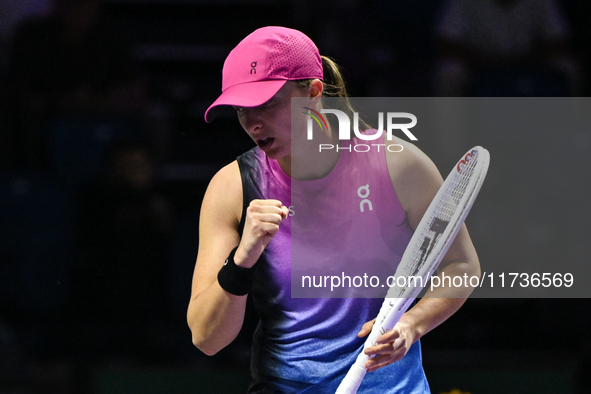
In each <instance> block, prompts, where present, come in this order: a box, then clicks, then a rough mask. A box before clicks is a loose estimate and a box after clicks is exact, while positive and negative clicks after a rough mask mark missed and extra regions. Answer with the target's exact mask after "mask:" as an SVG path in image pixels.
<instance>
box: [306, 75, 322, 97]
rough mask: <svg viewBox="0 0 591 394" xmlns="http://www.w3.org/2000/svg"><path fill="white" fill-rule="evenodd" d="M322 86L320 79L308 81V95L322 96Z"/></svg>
mask: <svg viewBox="0 0 591 394" xmlns="http://www.w3.org/2000/svg"><path fill="white" fill-rule="evenodd" d="M323 90H324V87H323V85H322V81H321V80H319V79H314V80H312V82H310V88H309V92H310V97H322V92H323Z"/></svg>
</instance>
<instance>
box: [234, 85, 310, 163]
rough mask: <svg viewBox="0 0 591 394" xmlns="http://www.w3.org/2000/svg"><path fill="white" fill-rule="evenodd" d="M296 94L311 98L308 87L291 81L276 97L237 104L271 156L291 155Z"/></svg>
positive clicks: (245, 123) (245, 122)
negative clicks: (251, 105) (292, 120)
mask: <svg viewBox="0 0 591 394" xmlns="http://www.w3.org/2000/svg"><path fill="white" fill-rule="evenodd" d="M292 97H309V92H308V89H307V88H301V87H299V86H298V84H297V83H296V82H293V81H287V83H286V84H285V85H283V87H282V88H281V89H279V91H278V92H277V93H276V94H275V96H273V97H272V98H271V99H270V100H269V101H267V102H266V103H264V104H262V105H259V106H258V107H251V108H247V107H234V109H235V110H236V112H237V114H238V120H239V121H240V124H241V125H242V127H243V128H244V130H245V131H246V132H247V133H248V135H249V136H250V138H252V140H253V141H254V142H255V143H256V144H257V146H258V147H259V148H261V150H263V151H264V152H265V154H266V155H267V157H269V158H271V159H276V160H285V159H289V157H290V155H291V98H292Z"/></svg>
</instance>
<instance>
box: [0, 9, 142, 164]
mask: <svg viewBox="0 0 591 394" xmlns="http://www.w3.org/2000/svg"><path fill="white" fill-rule="evenodd" d="M101 7H102V5H101V0H54V5H53V8H52V13H51V14H50V15H49V16H47V17H42V18H35V19H32V20H29V21H27V22H25V23H23V24H21V25H20V26H19V27H18V29H17V30H16V32H15V33H14V36H13V39H12V41H11V45H10V53H9V63H10V64H9V71H8V73H9V81H10V84H11V87H10V99H11V100H10V101H11V103H12V104H13V106H14V108H12V110H11V111H10V112H11V113H12V114H13V117H12V122H11V126H10V133H11V138H10V141H11V144H12V145H13V147H14V149H13V151H14V152H15V154H14V160H15V161H16V163H13V164H15V165H19V166H27V167H36V168H39V167H42V166H43V165H44V164H45V162H46V157H45V156H46V154H47V152H46V146H45V143H46V141H45V137H44V135H43V128H44V126H45V124H46V122H47V120H48V119H49V118H51V117H55V116H63V115H103V116H105V115H106V116H112V115H114V114H130V113H135V112H136V111H138V110H139V109H140V108H141V107H142V101H143V100H142V98H143V91H144V89H143V83H142V80H141V78H140V77H139V75H140V74H139V73H137V72H136V69H135V65H134V62H133V60H132V56H131V48H130V47H129V46H128V45H127V44H126V42H125V40H124V39H122V37H120V35H119V34H118V33H116V31H117V29H116V28H115V27H114V26H111V25H109V24H108V23H107V22H106V21H105V20H104V18H102V17H101V16H102V15H101Z"/></svg>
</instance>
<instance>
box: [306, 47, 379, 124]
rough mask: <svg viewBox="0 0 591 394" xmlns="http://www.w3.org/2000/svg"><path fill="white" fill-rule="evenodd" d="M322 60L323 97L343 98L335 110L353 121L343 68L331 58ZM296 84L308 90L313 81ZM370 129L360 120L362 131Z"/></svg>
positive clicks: (324, 57) (308, 80) (325, 57)
mask: <svg viewBox="0 0 591 394" xmlns="http://www.w3.org/2000/svg"><path fill="white" fill-rule="evenodd" d="M321 58H322V70H323V72H324V79H323V80H322V88H323V89H322V97H335V98H341V100H338V103H339V105H338V108H335V109H338V110H341V111H343V112H344V113H346V114H347V116H349V119H353V112H354V110H353V106H352V105H351V102H350V101H349V94H348V92H347V86H346V83H345V79H344V78H343V74H342V72H341V68H340V67H339V66H338V65H337V64H336V62H335V61H334V60H332V59H331V58H329V57H327V56H321ZM296 82H297V83H298V86H300V87H301V88H308V87H310V83H311V82H312V79H302V80H299V81H296ZM370 128H371V126H369V125H368V124H367V123H365V121H364V120H363V119H361V118H359V129H360V130H367V129H370Z"/></svg>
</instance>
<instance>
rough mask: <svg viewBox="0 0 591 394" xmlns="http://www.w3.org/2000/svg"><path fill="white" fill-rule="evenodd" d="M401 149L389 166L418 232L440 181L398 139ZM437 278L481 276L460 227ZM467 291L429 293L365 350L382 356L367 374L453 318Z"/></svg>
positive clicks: (429, 166) (415, 152)
mask: <svg viewBox="0 0 591 394" xmlns="http://www.w3.org/2000/svg"><path fill="white" fill-rule="evenodd" d="M397 143H400V144H401V145H403V146H404V150H403V151H402V152H397V153H393V152H392V153H388V155H387V162H388V169H389V171H390V177H391V180H392V184H393V185H394V189H395V191H396V194H397V196H398V199H399V200H400V203H401V205H402V207H403V208H404V210H405V212H406V215H407V220H408V222H409V224H410V225H411V226H412V228H413V229H414V228H416V227H417V225H418V223H419V221H420V220H421V218H422V217H423V214H424V213H425V211H426V210H427V208H428V206H429V204H430V203H431V201H432V199H433V197H434V196H435V194H436V193H437V191H438V190H439V187H440V186H441V184H442V183H443V179H442V178H441V175H440V174H439V171H438V170H437V168H436V167H435V165H434V164H433V162H432V161H431V160H430V159H429V158H428V157H427V156H426V155H425V154H424V153H423V152H421V151H420V150H419V149H418V148H416V147H415V146H414V145H412V144H410V143H407V142H405V141H402V140H398V141H397ZM439 267H440V268H439V271H440V273H441V275H443V273H445V275H446V276H451V277H454V276H464V274H467V275H468V276H469V277H470V276H480V263H479V261H478V256H477V254H476V251H475V249H474V246H473V245H472V241H471V240H470V236H469V235H468V230H467V229H466V226H465V225H464V226H462V228H461V229H460V232H459V233H458V235H457V237H456V239H455V240H454V242H453V243H452V245H451V246H450V248H449V250H448V252H447V254H446V255H445V256H444V258H443V260H442V261H441V264H440V266H439ZM472 290H473V289H472V288H471V287H468V288H465V287H459V288H456V287H451V288H449V287H444V286H441V287H438V288H435V289H433V290H430V289H429V290H428V291H427V293H426V295H425V296H424V297H423V298H422V299H421V300H420V301H419V302H418V303H417V304H416V305H415V306H414V307H413V308H412V309H410V310H409V311H408V312H406V313H405V314H404V315H403V316H402V318H401V319H400V321H399V322H398V323H397V324H396V326H395V327H394V329H393V330H391V331H390V332H388V333H385V334H384V335H382V336H381V337H379V338H378V344H377V345H376V346H373V347H370V348H367V349H366V350H365V352H366V354H368V355H378V354H379V355H380V356H378V357H375V358H372V359H370V360H369V361H368V363H367V364H366V367H367V368H368V370H369V371H373V370H375V369H377V368H380V367H382V366H385V365H388V364H391V363H393V362H395V361H398V360H400V359H401V358H402V357H404V355H406V353H407V352H408V350H409V348H410V346H411V345H412V344H413V343H415V342H416V341H418V340H419V339H420V338H421V337H422V336H423V335H425V334H426V333H428V332H429V331H431V330H432V329H434V328H435V327H437V326H438V325H440V324H441V323H443V322H444V321H445V320H447V319H448V318H449V317H450V316H451V315H453V314H454V313H455V312H456V311H457V310H458V309H459V308H460V307H461V306H462V305H463V304H464V302H465V301H466V299H467V298H468V297H469V295H470V294H471V293H472ZM372 325H373V321H372V322H368V323H366V324H365V325H364V326H363V328H362V330H361V331H360V333H359V336H365V335H367V334H368V333H369V331H370V330H371V327H372Z"/></svg>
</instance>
